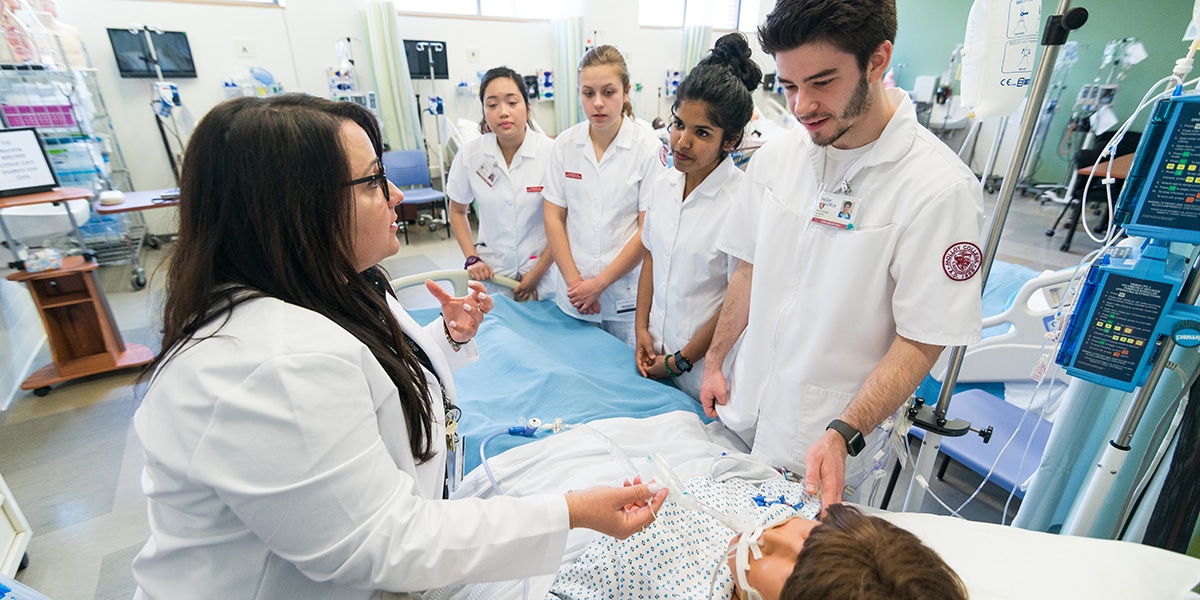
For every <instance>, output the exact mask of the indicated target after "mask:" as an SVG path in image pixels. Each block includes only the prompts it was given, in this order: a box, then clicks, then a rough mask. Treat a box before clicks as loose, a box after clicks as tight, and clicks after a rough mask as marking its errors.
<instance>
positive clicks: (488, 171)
mask: <svg viewBox="0 0 1200 600" xmlns="http://www.w3.org/2000/svg"><path fill="white" fill-rule="evenodd" d="M492 166H495V165H492ZM492 166H488V165H486V164H483V165H479V168H478V169H475V174H476V175H478V176H479V178H480V179H482V180H483V182H484V183H486V184H487V185H488V187H492V186H493V185H495V184H496V171H495V170H493V169H492Z"/></svg>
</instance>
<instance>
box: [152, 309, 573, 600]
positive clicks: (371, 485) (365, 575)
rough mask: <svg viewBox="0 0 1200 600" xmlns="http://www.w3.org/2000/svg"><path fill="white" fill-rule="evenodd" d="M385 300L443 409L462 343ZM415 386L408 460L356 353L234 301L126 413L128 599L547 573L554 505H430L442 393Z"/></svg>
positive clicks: (304, 319) (303, 320)
mask: <svg viewBox="0 0 1200 600" xmlns="http://www.w3.org/2000/svg"><path fill="white" fill-rule="evenodd" d="M388 302H389V304H390V305H391V307H392V309H393V311H394V312H395V313H396V315H397V317H398V318H399V320H400V323H401V327H402V329H403V330H404V331H405V332H406V333H407V334H408V335H409V336H410V337H412V339H413V340H414V341H416V342H417V343H418V344H419V345H420V346H421V347H422V348H424V349H425V350H426V352H427V353H428V354H429V358H430V360H431V362H432V364H433V367H434V370H435V371H437V372H438V374H439V375H440V377H441V380H442V381H443V382H445V383H446V386H447V393H448V395H449V397H450V399H451V400H453V399H454V397H455V394H454V385H453V380H452V378H451V374H450V372H451V368H452V367H453V366H461V365H463V364H465V363H468V362H470V361H471V360H474V358H475V357H476V356H477V350H476V348H475V347H474V344H471V345H469V346H467V347H464V348H462V349H461V351H460V352H458V353H455V352H453V351H452V350H450V349H449V345H448V343H447V342H446V341H445V335H444V334H443V330H442V327H443V326H442V322H441V320H440V319H439V320H437V321H435V322H434V323H433V324H431V325H429V326H428V327H427V328H425V329H422V328H421V327H420V326H418V325H417V324H416V322H414V321H413V320H412V318H411V317H409V316H408V314H407V313H405V312H404V310H403V308H401V307H400V305H399V303H397V302H396V301H395V299H392V298H389V299H388ZM212 329H213V327H208V328H207V329H206V331H205V332H202V334H201V335H198V336H197V337H198V338H200V337H202V336H203V335H206V334H208V333H211V332H212ZM426 376H427V379H428V381H429V385H430V394H431V396H432V397H433V398H434V409H433V410H434V414H436V415H437V418H438V423H437V425H436V426H435V427H434V430H433V442H434V447H435V448H437V449H438V454H437V456H436V457H435V458H434V459H432V460H430V461H428V462H426V463H424V464H417V463H416V461H415V460H414V459H413V456H412V454H411V452H410V450H409V445H408V433H407V429H406V427H405V420H404V413H403V409H402V408H401V404H400V398H399V394H398V392H397V390H396V387H395V385H394V384H393V383H392V381H391V380H390V379H389V378H388V376H387V374H386V373H385V372H384V370H383V368H382V367H381V366H380V365H379V363H378V361H376V360H375V358H374V356H373V355H372V354H371V353H370V351H368V350H367V348H366V346H364V345H363V344H362V343H360V342H359V341H358V340H357V339H356V338H354V337H353V336H352V335H350V334H349V333H348V332H346V331H345V330H344V329H342V328H340V327H339V326H337V325H336V324H335V323H333V322H332V321H330V320H328V319H326V318H325V317H323V316H321V315H319V314H317V313H314V312H311V311H308V310H306V309H303V308H300V307H297V306H294V305H289V304H286V303H284V302H282V301H279V300H276V299H273V298H260V299H256V300H251V301H248V302H245V303H243V304H241V305H238V306H237V307H236V308H235V309H234V311H233V313H232V315H231V316H230V318H229V321H228V322H227V323H225V324H224V325H223V326H222V327H221V329H220V330H219V331H218V332H217V334H216V336H215V337H212V338H210V339H205V340H203V341H200V342H197V343H194V344H192V345H190V346H189V347H187V348H185V349H184V350H183V351H182V352H180V353H179V354H178V355H176V356H175V357H174V358H172V359H171V360H170V361H169V362H168V363H167V364H166V365H165V366H164V367H162V368H161V369H160V370H159V371H158V372H157V374H156V375H155V378H154V379H153V381H152V382H151V385H150V388H149V390H148V391H147V393H146V396H145V398H144V400H143V402H142V405H141V407H140V408H139V409H138V411H137V414H136V415H135V417H134V423H135V426H136V429H137V433H138V436H139V437H140V438H141V441H142V444H143V446H144V447H145V452H146V467H145V471H144V472H143V475H142V487H143V490H144V491H145V493H146V496H147V497H148V499H149V519H150V531H151V536H150V540H149V541H148V542H147V543H146V546H145V547H144V548H143V549H142V551H141V552H140V553H139V554H138V556H137V558H136V559H134V563H133V574H134V578H135V579H136V580H137V583H138V585H139V589H138V592H137V594H136V597H137V598H163V599H166V598H170V599H191V598H195V599H197V600H198V599H201V598H204V599H208V598H222V599H226V600H232V599H243V598H244V599H251V598H253V599H264V600H265V599H278V598H305V599H313V598H339V599H342V598H345V599H359V598H361V599H367V598H379V597H382V596H383V594H382V592H379V591H378V590H389V591H395V592H401V591H412V590H422V589H426V588H431V587H435V586H442V585H446V584H450V583H454V582H460V581H486V580H501V579H512V578H520V577H525V576H528V575H533V574H536V573H551V572H554V570H555V569H556V568H557V567H558V564H559V562H560V559H561V554H562V552H563V549H564V547H565V544H566V534H567V529H568V516H567V508H566V502H565V500H564V499H563V498H562V497H561V496H553V495H551V496H536V497H527V498H497V499H489V500H487V501H481V500H461V501H444V500H441V492H442V484H443V476H444V473H445V470H444V464H445V453H444V449H445V432H444V425H443V423H442V416H443V415H442V405H441V392H440V390H439V389H438V383H437V379H436V378H434V377H433V376H432V375H431V374H429V373H428V372H427V374H426Z"/></svg>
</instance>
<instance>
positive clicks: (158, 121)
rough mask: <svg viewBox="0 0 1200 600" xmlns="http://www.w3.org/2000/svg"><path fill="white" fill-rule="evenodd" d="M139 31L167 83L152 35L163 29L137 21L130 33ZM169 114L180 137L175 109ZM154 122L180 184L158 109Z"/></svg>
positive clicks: (164, 101)
mask: <svg viewBox="0 0 1200 600" xmlns="http://www.w3.org/2000/svg"><path fill="white" fill-rule="evenodd" d="M139 31H140V32H141V33H142V34H143V35H144V36H145V37H146V48H148V49H149V51H150V57H149V59H148V60H149V62H150V64H152V65H154V73H155V75H157V76H158V82H159V83H165V82H166V80H165V79H164V78H163V74H162V66H161V65H160V64H159V63H158V51H157V50H156V49H155V48H154V38H153V37H152V36H151V35H150V34H151V33H159V34H161V33H162V30H161V29H159V28H157V27H151V26H149V25H139V24H137V23H134V24H133V26H132V27H130V28H129V33H134V34H136V33H138V32H139ZM143 59H144V60H145V59H146V57H143ZM158 94H159V97H158V98H157V99H158V100H159V101H160V102H162V103H163V104H167V102H166V100H165V99H163V98H162V97H161V91H160V92H158ZM150 106H151V107H153V106H154V101H153V100H152V101H151V102H150ZM168 114H169V115H170V117H171V125H173V126H174V127H175V135H176V137H178V136H179V121H178V120H177V119H176V118H175V111H174V110H171V111H170V112H169V113H168ZM154 123H155V124H156V125H158V135H159V137H161V138H162V143H163V147H164V148H166V149H167V159H168V160H169V161H171V172H172V173H173V174H174V175H175V183H176V185H178V184H179V162H178V160H177V159H176V156H175V151H174V150H172V149H171V141H170V140H169V139H168V138H167V131H166V129H164V128H163V124H162V115H161V114H160V113H159V112H158V111H157V110H155V111H154ZM182 143H183V140H182V139H181V140H180V144H182Z"/></svg>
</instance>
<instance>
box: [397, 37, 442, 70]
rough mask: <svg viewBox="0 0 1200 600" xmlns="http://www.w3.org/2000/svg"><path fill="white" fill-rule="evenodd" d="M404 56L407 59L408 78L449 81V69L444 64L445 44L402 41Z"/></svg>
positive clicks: (424, 41)
mask: <svg viewBox="0 0 1200 600" xmlns="http://www.w3.org/2000/svg"><path fill="white" fill-rule="evenodd" d="M404 55H405V57H407V58H408V76H409V77H412V78H413V79H450V67H449V66H448V63H447V62H446V42H433V41H428V40H404ZM430 63H433V64H430ZM430 71H432V74H431V73H430Z"/></svg>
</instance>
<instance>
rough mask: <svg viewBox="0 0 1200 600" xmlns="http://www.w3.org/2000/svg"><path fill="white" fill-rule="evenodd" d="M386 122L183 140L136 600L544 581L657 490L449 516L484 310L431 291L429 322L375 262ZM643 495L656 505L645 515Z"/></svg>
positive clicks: (379, 247) (303, 112)
mask: <svg viewBox="0 0 1200 600" xmlns="http://www.w3.org/2000/svg"><path fill="white" fill-rule="evenodd" d="M380 153H381V143H380V135H379V129H378V126H377V124H376V123H375V120H374V117H373V116H372V115H371V114H370V113H369V112H367V111H366V110H365V109H362V108H361V107H358V106H357V105H354V104H350V103H335V102H331V101H328V100H322V99H319V98H315V97H309V96H300V95H288V96H278V97H274V98H269V99H260V98H239V99H236V100H231V101H228V102H225V103H222V104H220V105H218V106H217V107H215V108H214V109H213V110H212V111H210V112H209V113H208V115H206V116H205V117H204V119H203V120H202V121H201V122H200V125H199V126H198V127H197V128H196V130H195V133H194V135H193V137H192V140H191V142H190V143H189V145H188V150H187V157H188V160H187V162H186V163H185V165H184V172H183V178H182V181H181V186H180V192H181V197H180V223H179V227H180V233H179V239H178V243H177V244H175V249H174V255H173V256H172V257H171V261H170V271H169V274H168V281H167V298H166V306H165V312H164V323H163V345H162V351H161V353H160V355H159V358H158V359H157V361H156V363H155V364H154V372H153V375H152V376H151V377H150V384H149V389H148V390H147V392H146V395H145V397H144V399H143V401H142V404H141V407H140V408H139V409H138V411H137V414H136V416H135V419H134V420H135V426H136V429H137V433H138V436H139V437H140V438H141V441H142V444H143V446H144V447H145V452H146V467H145V472H144V474H143V478H142V482H143V489H144V491H145V493H146V495H147V497H148V500H149V520H150V532H151V533H150V540H149V541H148V542H147V543H146V546H145V547H144V548H143V549H142V551H141V552H140V553H139V554H138V556H137V557H136V558H135V559H134V562H133V574H134V577H135V579H136V580H137V584H138V591H137V594H136V597H138V598H171V599H188V598H197V599H199V598H223V599H241V598H246V599H250V598H255V599H266V598H305V599H312V598H362V599H364V600H365V599H367V598H379V597H383V594H384V593H385V592H409V591H415V590H423V589H427V588H430V587H435V586H441V585H447V584H451V583H456V582H462V581H487V580H497V579H513V578H520V577H524V576H528V575H532V574H536V573H551V572H553V571H554V570H555V569H556V568H557V567H558V564H559V559H560V556H561V554H562V552H563V549H564V546H565V543H566V534H567V530H568V529H569V528H570V527H588V528H592V529H596V530H599V531H603V532H607V533H612V534H615V535H619V536H627V535H629V534H630V533H632V532H634V531H637V530H638V529H639V528H641V527H643V526H645V525H646V524H647V523H648V522H650V521H651V520H652V518H653V516H652V514H651V509H652V508H654V509H657V506H658V505H659V504H660V503H661V501H662V500H663V498H664V497H665V494H664V493H663V491H661V490H659V491H657V493H655V494H651V491H652V490H651V489H650V488H649V487H648V486H646V485H637V486H631V487H627V488H623V489H622V488H593V489H589V490H581V491H576V492H574V493H569V494H567V495H566V496H562V495H545V496H533V497H525V498H496V499H490V500H486V501H482V500H461V501H446V500H442V488H443V481H444V474H445V470H444V465H445V451H446V443H447V442H446V435H445V427H446V420H447V418H448V417H453V415H454V413H455V411H457V409H456V408H454V406H453V405H454V401H455V392H454V384H453V380H452V379H451V373H450V371H451V369H452V368H453V367H454V366H457V365H461V364H464V363H466V362H469V361H470V360H472V359H473V358H474V357H475V356H476V352H477V350H476V348H475V345H474V344H473V343H472V342H471V338H472V336H473V335H474V334H475V331H476V329H477V328H478V326H479V324H480V322H481V321H482V320H483V318H484V314H485V313H486V312H487V311H488V310H490V309H491V307H492V301H491V298H490V297H488V296H487V295H486V294H485V293H484V291H483V288H482V286H481V285H480V284H478V283H472V292H471V293H470V294H468V295H467V296H465V297H462V298H452V297H450V296H449V295H448V294H446V293H445V292H443V291H441V290H440V288H439V289H435V288H436V287H437V286H435V285H433V284H432V283H428V284H427V285H428V287H430V291H431V293H433V294H434V296H435V297H437V299H438V300H439V301H440V302H441V304H442V315H443V317H442V318H441V319H438V320H436V321H435V322H434V323H433V324H431V325H430V326H428V327H425V328H421V327H419V326H418V325H417V324H416V323H415V322H414V321H413V320H412V318H411V317H409V316H408V315H407V313H405V311H404V309H403V308H401V306H400V304H399V303H398V302H397V301H396V298H395V297H394V296H393V295H391V294H390V293H389V292H390V290H388V289H387V283H386V279H385V277H384V275H383V274H382V271H381V270H380V269H379V268H378V267H377V266H376V265H377V263H378V262H379V261H381V260H382V259H384V258H386V257H388V256H390V255H391V254H393V253H395V252H396V251H397V250H399V242H398V240H397V239H396V230H397V227H396V213H395V207H396V205H397V204H398V203H399V202H400V200H401V199H402V195H401V193H400V191H399V190H398V189H396V188H395V187H393V186H391V184H390V183H389V182H388V181H387V179H386V178H385V174H384V172H383V168H382V165H381V164H380V161H379V156H380ZM645 499H650V500H651V502H650V506H647V505H646V503H645V502H644V500H645Z"/></svg>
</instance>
